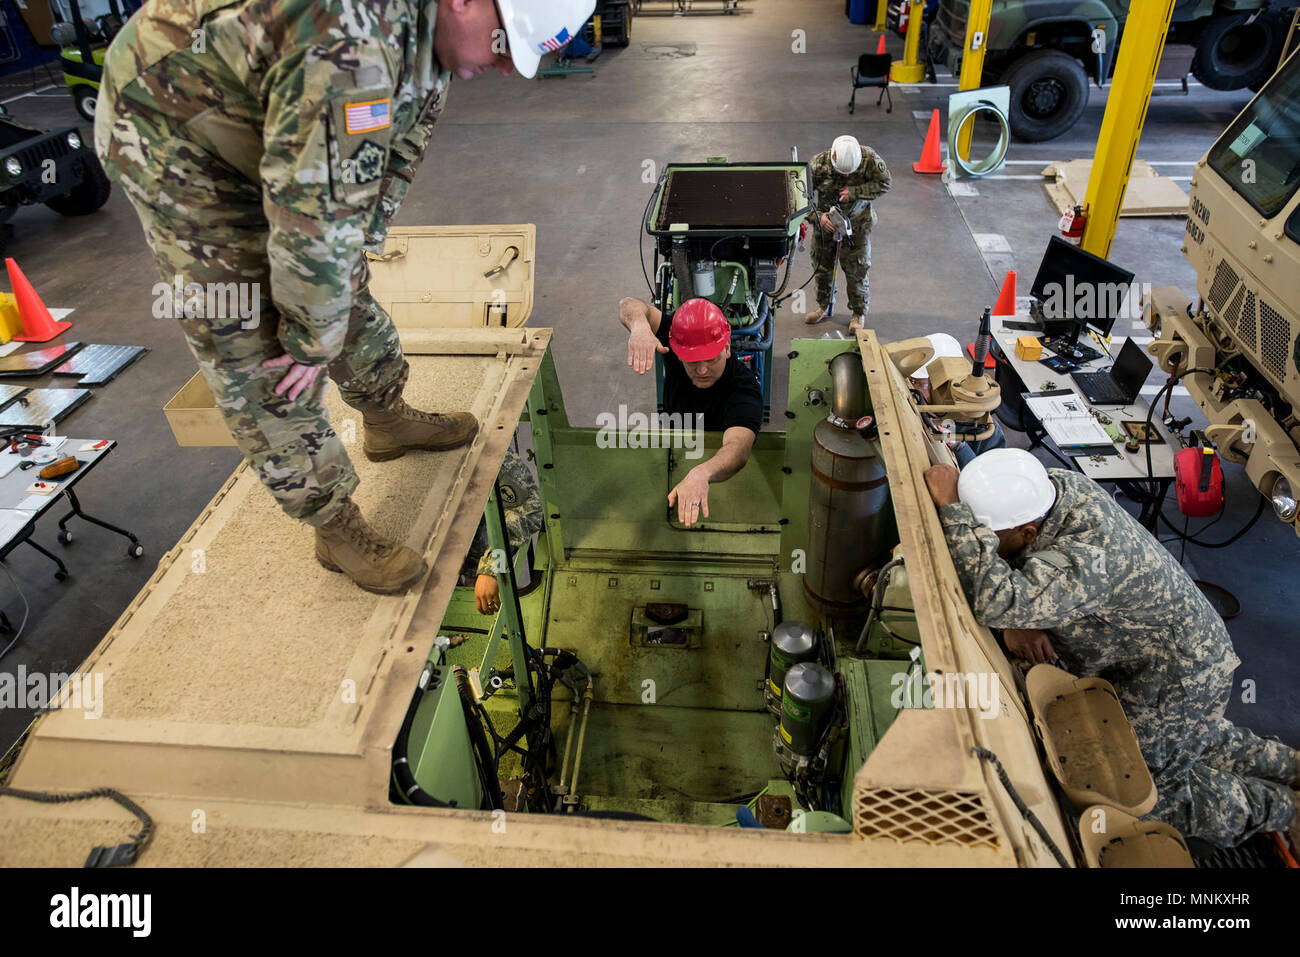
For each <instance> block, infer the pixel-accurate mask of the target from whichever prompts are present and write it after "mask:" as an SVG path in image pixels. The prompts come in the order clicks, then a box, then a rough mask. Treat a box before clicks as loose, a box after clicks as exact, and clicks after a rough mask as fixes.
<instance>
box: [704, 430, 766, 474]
mask: <svg viewBox="0 0 1300 957" xmlns="http://www.w3.org/2000/svg"><path fill="white" fill-rule="evenodd" d="M745 431H746V432H748V431H749V430H748V429H746V430H745ZM750 434H751V435H752V434H753V433H750ZM752 449H753V440H752V439H751V440H750V441H749V442H748V443H746V442H723V444H722V448H720V449H718V451H717V452H715V453H714V455H713V457H712V458H711V459H709V460H708V461H707V462H702V463H700V464H699V465H697V466H696V468H697V469H699V470H700V473H701V474H702V475H703V476H704V477H705V478H706V479H708V481H709V484H713V483H715V482H725V481H726V480H727V479H729V478H731V477H732V476H733V475H735V474H736V473H737V472H739V471H740V470H741V469H743V468H744V467H745V465H746V463H748V462H749V455H750V452H751V451H752Z"/></svg>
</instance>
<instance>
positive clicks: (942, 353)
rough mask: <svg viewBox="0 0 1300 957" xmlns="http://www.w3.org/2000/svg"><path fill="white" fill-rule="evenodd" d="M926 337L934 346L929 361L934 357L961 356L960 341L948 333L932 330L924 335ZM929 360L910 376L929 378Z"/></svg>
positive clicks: (949, 357) (955, 357)
mask: <svg viewBox="0 0 1300 957" xmlns="http://www.w3.org/2000/svg"><path fill="white" fill-rule="evenodd" d="M926 338H927V339H929V340H930V345H932V346H933V347H934V355H932V356H931V357H930V362H933V361H934V360H935V359H958V358H961V354H962V352H961V343H960V342H958V341H957V340H956V339H954V338H953V337H952V336H950V335H948V333H946V332H932V333H930V334H929V335H928V336H926ZM930 362H927V363H926V364H925V365H923V366H921V368H919V369H917V370H916V371H915V372H913V373H912V376H911V377H912V378H913V379H928V378H930Z"/></svg>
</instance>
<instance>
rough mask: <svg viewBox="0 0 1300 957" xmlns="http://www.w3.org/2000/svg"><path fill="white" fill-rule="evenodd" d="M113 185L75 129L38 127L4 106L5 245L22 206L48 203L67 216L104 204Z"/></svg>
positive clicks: (1, 184)
mask: <svg viewBox="0 0 1300 957" xmlns="http://www.w3.org/2000/svg"><path fill="white" fill-rule="evenodd" d="M110 191H111V185H110V184H109V181H108V177H107V176H105V175H104V170H103V167H101V166H100V165H99V159H98V157H96V156H95V151H94V150H93V149H92V148H91V147H90V146H89V145H88V144H87V143H86V142H85V141H84V140H83V139H82V138H81V134H80V133H78V132H77V131H76V130H75V129H73V128H72V127H70V126H68V127H61V128H59V129H53V130H39V129H36V128H35V127H32V126H26V125H24V124H22V123H18V122H16V121H15V120H14V119H13V117H11V116H10V115H9V113H8V111H6V110H5V108H4V107H3V106H0V251H3V249H4V245H5V243H6V242H7V241H8V238H9V234H10V233H11V232H12V226H11V225H10V223H9V220H10V219H11V218H12V217H13V215H14V214H15V213H16V212H17V211H18V209H19V207H21V206H34V205H36V204H37V203H43V204H44V205H46V206H48V207H49V208H50V209H52V210H54V211H55V212H56V213H60V214H61V215H64V216H85V215H88V214H90V213H93V212H95V210H97V209H99V208H100V207H101V206H103V205H104V203H106V202H107V201H108V197H109V193H110Z"/></svg>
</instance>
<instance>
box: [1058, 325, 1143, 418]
mask: <svg viewBox="0 0 1300 957" xmlns="http://www.w3.org/2000/svg"><path fill="white" fill-rule="evenodd" d="M1153 365H1155V363H1154V362H1152V361H1151V359H1149V358H1148V357H1147V354H1146V353H1145V352H1143V351H1142V347H1141V346H1139V345H1138V344H1137V343H1136V342H1134V341H1133V340H1132V339H1131V338H1130V339H1125V340H1124V345H1123V347H1122V348H1121V349H1120V350H1119V355H1118V356H1116V357H1115V362H1114V364H1113V365H1111V367H1110V369H1109V370H1108V371H1106V372H1072V373H1070V378H1071V379H1073V380H1074V382H1075V384H1076V385H1077V386H1078V387H1079V391H1080V392H1082V393H1083V397H1084V398H1085V399H1087V400H1088V402H1089V403H1090V404H1092V405H1131V404H1132V403H1133V402H1134V400H1136V399H1137V397H1138V393H1139V392H1141V391H1142V384H1143V383H1144V382H1146V381H1147V376H1148V375H1150V374H1151V367H1152V366H1153Z"/></svg>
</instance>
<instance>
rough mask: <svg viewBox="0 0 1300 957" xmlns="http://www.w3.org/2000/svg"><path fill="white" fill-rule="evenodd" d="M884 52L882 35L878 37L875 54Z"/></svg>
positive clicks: (883, 37)
mask: <svg viewBox="0 0 1300 957" xmlns="http://www.w3.org/2000/svg"><path fill="white" fill-rule="evenodd" d="M885 52H886V50H885V35H884V34H883V33H882V34H881V35H880V42H879V43H877V44H876V53H877V54H880V53H885Z"/></svg>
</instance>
